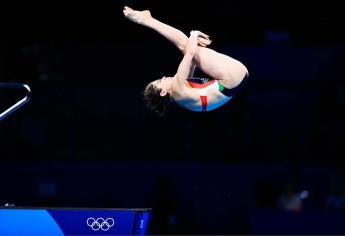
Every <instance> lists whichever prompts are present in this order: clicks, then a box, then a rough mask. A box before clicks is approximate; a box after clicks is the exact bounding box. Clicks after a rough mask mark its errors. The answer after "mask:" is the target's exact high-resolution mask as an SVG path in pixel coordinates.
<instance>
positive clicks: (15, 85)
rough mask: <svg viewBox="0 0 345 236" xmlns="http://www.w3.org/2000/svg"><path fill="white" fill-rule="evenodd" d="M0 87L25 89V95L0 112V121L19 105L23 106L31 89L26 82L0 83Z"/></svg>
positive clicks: (28, 98)
mask: <svg viewBox="0 0 345 236" xmlns="http://www.w3.org/2000/svg"><path fill="white" fill-rule="evenodd" d="M0 88H24V89H25V90H26V96H25V97H24V98H22V99H21V100H19V101H18V102H16V103H15V104H14V105H12V106H11V107H9V108H7V109H6V110H5V111H3V112H2V113H1V114H0V121H1V120H3V119H4V118H6V117H7V116H8V115H10V114H11V113H13V112H14V111H16V110H17V109H19V108H20V107H22V106H24V105H25V104H26V103H27V102H29V100H30V95H31V89H30V87H29V86H28V85H26V84H21V83H0Z"/></svg>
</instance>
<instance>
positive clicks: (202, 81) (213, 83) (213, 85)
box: [187, 74, 248, 112]
mask: <svg viewBox="0 0 345 236" xmlns="http://www.w3.org/2000/svg"><path fill="white" fill-rule="evenodd" d="M247 77H248V74H246V76H245V78H244V79H243V80H245V79H246V78H247ZM187 82H188V84H189V85H190V86H191V87H192V88H195V89H197V90H198V93H199V95H200V100H201V106H202V111H203V112H205V111H206V108H207V94H208V92H209V91H210V90H217V91H219V92H221V93H222V94H224V95H225V96H227V97H229V98H232V97H233V96H234V95H235V94H236V93H237V92H238V91H239V89H240V88H241V87H242V84H243V82H244V81H242V82H241V83H240V84H239V85H238V86H236V87H235V88H232V89H228V88H225V87H224V86H223V85H222V84H221V83H219V81H218V80H215V79H208V78H197V77H193V78H190V79H187ZM214 105H215V106H217V104H214Z"/></svg>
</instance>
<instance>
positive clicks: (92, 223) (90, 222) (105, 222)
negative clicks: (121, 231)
mask: <svg viewBox="0 0 345 236" xmlns="http://www.w3.org/2000/svg"><path fill="white" fill-rule="evenodd" d="M86 224H87V226H89V227H90V228H91V229H92V230H93V231H98V230H102V231H108V230H109V229H110V228H111V227H113V226H114V224H115V221H114V219H113V218H106V219H104V218H102V217H99V218H97V219H95V218H93V217H89V218H88V219H87V220H86Z"/></svg>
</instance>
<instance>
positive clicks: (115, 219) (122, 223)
mask: <svg viewBox="0 0 345 236" xmlns="http://www.w3.org/2000/svg"><path fill="white" fill-rule="evenodd" d="M49 213H50V214H51V215H52V216H53V217H54V219H55V221H56V222H57V223H58V224H59V225H60V228H61V229H62V230H63V232H64V233H65V234H68V235H72V234H78V235H80V234H88V235H93V234H94V235H95V234H97V235H109V234H112V235H114V234H122V235H129V234H132V228H133V222H134V211H131V210H116V211H115V210H73V209H69V210H62V209H55V210H54V209H50V210H49Z"/></svg>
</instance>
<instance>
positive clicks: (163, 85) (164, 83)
mask: <svg viewBox="0 0 345 236" xmlns="http://www.w3.org/2000/svg"><path fill="white" fill-rule="evenodd" d="M152 84H153V85H154V86H155V87H157V88H158V89H162V92H161V95H162V96H165V94H166V93H167V91H168V90H169V89H170V86H171V77H165V76H164V77H162V78H161V79H157V80H155V81H153V82H152Z"/></svg>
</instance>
